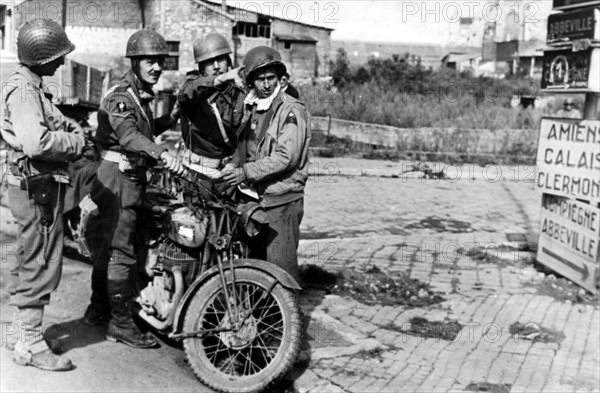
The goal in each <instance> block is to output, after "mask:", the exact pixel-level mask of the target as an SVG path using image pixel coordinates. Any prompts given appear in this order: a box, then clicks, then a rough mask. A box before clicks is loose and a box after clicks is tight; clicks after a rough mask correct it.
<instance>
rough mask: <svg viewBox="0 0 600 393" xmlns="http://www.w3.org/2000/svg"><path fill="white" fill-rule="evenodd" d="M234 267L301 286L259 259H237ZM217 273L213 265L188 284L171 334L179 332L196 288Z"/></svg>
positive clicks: (272, 265) (300, 288) (295, 288)
mask: <svg viewBox="0 0 600 393" xmlns="http://www.w3.org/2000/svg"><path fill="white" fill-rule="evenodd" d="M233 267H234V268H245V269H256V270H260V271H262V272H264V273H267V274H268V275H270V276H272V277H273V278H275V279H276V280H277V281H279V283H280V284H281V285H283V286H284V287H286V288H289V289H294V290H298V291H300V290H302V287H300V285H298V283H297V282H296V280H294V278H293V277H292V276H290V274H289V273H288V272H286V271H285V270H283V269H282V268H280V267H279V266H277V265H274V264H272V263H270V262H266V261H261V260H260V259H249V258H248V259H239V260H236V261H235V262H234V263H233ZM229 268H230V265H229V262H224V263H223V270H229ZM217 274H219V269H218V268H217V267H216V266H214V267H212V268H211V269H209V270H207V271H206V272H204V273H203V274H202V275H201V276H200V277H198V278H197V279H196V280H195V281H194V282H193V283H192V284H190V286H189V288H188V289H187V291H185V293H184V294H183V298H182V299H181V301H180V302H179V305H178V306H177V311H176V312H175V320H174V321H173V334H178V333H181V329H182V327H183V318H184V317H185V311H186V310H187V308H188V305H189V303H190V302H191V301H192V298H193V296H194V294H195V293H196V291H197V290H198V288H200V287H201V286H202V284H204V283H205V282H206V281H208V280H209V279H210V278H212V277H213V276H215V275H217Z"/></svg>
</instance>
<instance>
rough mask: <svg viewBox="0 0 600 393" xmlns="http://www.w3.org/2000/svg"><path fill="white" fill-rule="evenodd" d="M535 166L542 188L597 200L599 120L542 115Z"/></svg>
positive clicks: (599, 188) (599, 185) (599, 193)
mask: <svg viewBox="0 0 600 393" xmlns="http://www.w3.org/2000/svg"><path fill="white" fill-rule="evenodd" d="M537 167H538V179H537V184H538V187H539V188H540V189H541V190H542V192H544V193H549V194H555V195H562V196H566V197H573V198H578V199H582V200H586V201H590V202H592V203H598V202H600V121H598V120H571V119H551V118H544V119H542V124H541V127H540V140H539V143H538V154H537Z"/></svg>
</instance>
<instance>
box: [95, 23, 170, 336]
mask: <svg viewBox="0 0 600 393" xmlns="http://www.w3.org/2000/svg"><path fill="white" fill-rule="evenodd" d="M168 52H169V50H168V46H167V43H166V41H165V39H164V38H163V37H162V36H161V35H160V34H158V33H157V32H155V31H153V30H139V31H137V32H135V33H134V34H133V35H132V36H131V37H130V38H129V41H128V42H127V52H126V57H128V58H129V59H131V70H130V71H129V72H127V73H126V74H125V76H123V78H122V79H121V81H120V82H119V83H118V84H117V85H116V86H114V87H113V88H112V89H110V90H109V91H108V93H107V94H106V95H105V97H104V98H103V100H102V103H101V105H100V110H99V111H98V131H97V133H96V138H97V141H98V144H99V145H100V146H101V148H102V153H101V156H102V162H101V163H100V167H99V168H98V172H97V179H96V180H95V181H94V184H93V185H92V190H91V197H92V200H93V201H94V203H96V205H98V209H99V211H100V217H101V220H102V232H103V234H104V241H105V242H106V244H107V245H108V247H107V248H108V249H107V253H108V258H109V260H108V266H107V265H106V262H107V261H106V260H105V259H104V258H101V256H102V253H98V255H99V257H98V258H97V259H96V261H94V270H96V271H97V272H98V273H97V274H95V275H94V276H95V278H96V279H97V280H100V278H99V277H101V276H102V275H103V274H106V275H107V282H106V283H107V285H106V287H104V288H102V287H101V286H96V287H95V288H94V291H95V292H100V293H94V294H92V302H91V304H90V307H89V308H88V312H86V318H87V319H88V324H93V323H94V322H97V323H98V324H101V323H104V322H105V321H106V319H108V315H107V312H108V311H107V310H108V307H107V306H106V305H105V304H103V300H102V299H105V296H106V294H108V298H109V302H110V321H109V323H108V332H107V334H106V338H107V340H110V341H114V342H122V343H124V344H127V345H129V346H132V347H135V348H151V347H155V346H156V345H158V342H157V341H156V340H155V339H154V338H153V337H152V336H150V335H148V334H144V333H142V332H140V330H139V329H138V327H137V326H136V325H135V323H134V322H133V319H132V316H131V310H130V306H131V301H132V298H133V293H132V287H131V284H130V273H131V274H132V277H133V278H135V273H136V269H135V267H134V266H135V264H136V252H137V251H138V246H139V244H138V243H137V238H136V222H137V209H138V208H139V206H140V205H141V203H142V198H143V195H144V193H145V188H146V171H147V169H148V168H149V167H150V166H152V165H153V164H154V163H156V162H157V161H158V160H162V161H163V162H164V163H165V165H166V167H167V169H169V170H171V171H173V172H176V173H181V172H182V167H181V164H180V163H179V162H178V161H177V160H176V159H175V157H173V156H172V155H171V154H169V153H168V152H167V150H166V149H165V148H163V147H160V146H158V145H157V144H156V143H155V142H154V140H153V139H154V136H155V135H159V134H161V133H162V132H164V131H166V130H167V129H168V128H170V127H172V126H173V125H174V124H175V123H176V122H177V118H178V117H179V113H178V109H177V108H174V109H173V111H172V112H171V113H167V114H166V115H164V116H162V117H160V118H157V119H154V117H153V115H152V111H151V109H150V103H151V102H152V100H153V99H154V93H153V91H152V86H153V85H155V84H156V83H157V82H158V79H159V78H160V76H161V73H162V63H163V61H164V58H165V57H166V56H167V55H168ZM104 271H106V273H104ZM95 273H96V272H95ZM99 287H100V288H99ZM104 290H106V294H105V293H102V292H103V291H104Z"/></svg>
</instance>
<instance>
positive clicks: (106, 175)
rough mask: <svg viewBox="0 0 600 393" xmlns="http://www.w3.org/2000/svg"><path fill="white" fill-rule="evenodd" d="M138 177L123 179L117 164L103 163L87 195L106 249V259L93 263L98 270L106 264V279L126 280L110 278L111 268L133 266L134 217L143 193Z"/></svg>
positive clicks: (134, 244)
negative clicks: (97, 219) (90, 199)
mask: <svg viewBox="0 0 600 393" xmlns="http://www.w3.org/2000/svg"><path fill="white" fill-rule="evenodd" d="M142 175H143V174H142V173H140V176H138V177H133V176H128V175H125V174H123V173H121V172H120V171H119V166H118V164H117V163H114V162H111V161H107V160H103V161H102V163H101V164H100V167H99V168H98V173H97V178H96V180H95V181H94V184H93V185H92V190H91V194H90V195H91V197H92V200H93V201H94V203H95V204H96V205H98V211H99V212H100V219H101V221H102V233H103V236H104V242H105V244H106V245H107V246H108V247H107V254H108V255H104V256H100V255H99V257H98V258H96V259H97V260H98V262H99V265H100V266H98V267H100V268H102V267H101V265H102V264H103V263H108V275H109V277H110V278H109V279H122V280H127V279H128V278H127V277H111V269H112V268H111V265H114V264H119V265H126V266H131V265H133V264H135V263H136V252H137V249H138V247H137V246H138V236H137V218H138V217H137V215H138V209H139V208H140V206H141V204H142V200H143V197H144V193H145V179H143V177H142ZM99 254H102V253H99ZM95 262H96V261H95ZM118 270H119V271H120V272H123V271H125V270H128V269H123V266H122V267H121V268H119V269H118ZM120 274H121V273H119V275H120Z"/></svg>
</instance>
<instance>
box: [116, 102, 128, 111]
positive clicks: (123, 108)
mask: <svg viewBox="0 0 600 393" xmlns="http://www.w3.org/2000/svg"><path fill="white" fill-rule="evenodd" d="M117 110H118V111H119V112H121V113H123V112H125V111H126V110H127V105H125V103H124V102H123V101H121V102H119V103H117Z"/></svg>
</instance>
